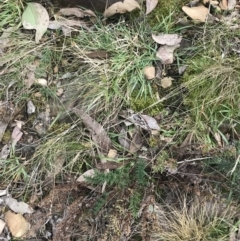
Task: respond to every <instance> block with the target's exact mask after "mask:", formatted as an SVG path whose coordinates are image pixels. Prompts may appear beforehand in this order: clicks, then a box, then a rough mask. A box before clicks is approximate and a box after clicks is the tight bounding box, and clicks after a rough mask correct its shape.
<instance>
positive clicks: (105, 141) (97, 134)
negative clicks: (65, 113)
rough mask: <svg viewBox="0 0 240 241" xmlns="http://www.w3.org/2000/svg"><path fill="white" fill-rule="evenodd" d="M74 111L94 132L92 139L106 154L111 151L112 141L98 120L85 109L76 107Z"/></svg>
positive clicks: (92, 132)
mask: <svg viewBox="0 0 240 241" xmlns="http://www.w3.org/2000/svg"><path fill="white" fill-rule="evenodd" d="M72 111H73V112H74V113H75V114H76V115H77V116H79V117H80V118H81V119H82V122H83V123H84V125H85V126H86V127H87V128H88V130H89V131H90V132H91V134H92V139H93V141H94V143H95V145H97V146H98V147H99V148H100V149H101V150H102V151H103V152H104V153H105V154H106V153H108V152H109V149H110V148H111V145H112V142H111V140H110V138H109V137H108V135H107V132H106V131H105V130H104V128H103V126H101V125H100V124H99V123H98V122H97V121H95V120H94V119H93V118H92V117H91V116H90V115H88V114H87V113H86V112H85V111H84V110H82V109H78V108H76V107H74V108H72Z"/></svg>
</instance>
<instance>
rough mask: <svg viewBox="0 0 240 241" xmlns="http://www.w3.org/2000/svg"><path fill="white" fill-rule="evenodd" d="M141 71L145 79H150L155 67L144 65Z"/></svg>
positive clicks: (152, 77)
mask: <svg viewBox="0 0 240 241" xmlns="http://www.w3.org/2000/svg"><path fill="white" fill-rule="evenodd" d="M143 73H144V76H145V78H146V79H148V80H151V79H154V78H155V67H153V66H146V67H145V68H144V69H143Z"/></svg>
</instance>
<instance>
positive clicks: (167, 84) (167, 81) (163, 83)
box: [161, 77, 173, 89]
mask: <svg viewBox="0 0 240 241" xmlns="http://www.w3.org/2000/svg"><path fill="white" fill-rule="evenodd" d="M172 80H173V78H172V77H165V78H163V79H161V86H162V87H163V88H164V89H165V88H168V87H170V86H172Z"/></svg>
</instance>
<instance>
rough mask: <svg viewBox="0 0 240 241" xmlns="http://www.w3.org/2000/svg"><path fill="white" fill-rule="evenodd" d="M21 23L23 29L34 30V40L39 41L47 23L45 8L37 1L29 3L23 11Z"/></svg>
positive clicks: (47, 17)
mask: <svg viewBox="0 0 240 241" xmlns="http://www.w3.org/2000/svg"><path fill="white" fill-rule="evenodd" d="M22 24H23V27H24V28H25V29H35V30H36V35H35V41H36V43H39V40H40V39H41V38H42V36H43V34H44V33H45V32H46V31H47V28H48V24H49V15H48V12H47V10H46V9H45V8H44V7H43V6H42V5H41V4H39V3H29V4H28V6H27V8H26V9H25V11H24V12H23V15H22Z"/></svg>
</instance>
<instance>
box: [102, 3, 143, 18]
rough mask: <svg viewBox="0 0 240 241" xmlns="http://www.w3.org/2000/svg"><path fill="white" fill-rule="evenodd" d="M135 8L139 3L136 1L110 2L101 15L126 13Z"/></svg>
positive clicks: (138, 6)
mask: <svg viewBox="0 0 240 241" xmlns="http://www.w3.org/2000/svg"><path fill="white" fill-rule="evenodd" d="M136 8H139V9H140V5H139V4H138V2H137V1H135V0H124V1H123V2H116V3H114V4H112V5H111V6H110V7H109V8H107V9H106V10H105V11H104V13H103V16H104V17H105V18H109V17H111V16H113V15H115V14H117V13H121V14H122V13H126V12H131V11H133V10H134V9H136Z"/></svg>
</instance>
